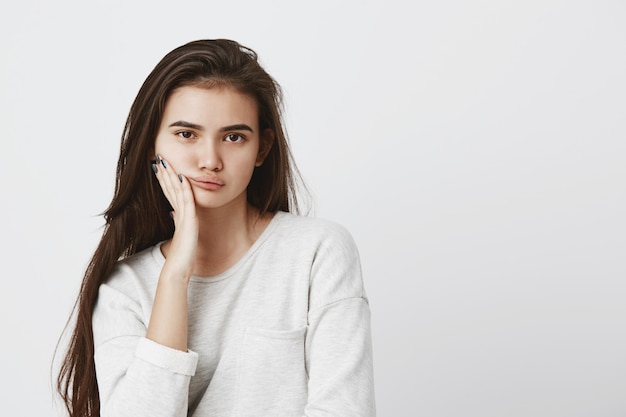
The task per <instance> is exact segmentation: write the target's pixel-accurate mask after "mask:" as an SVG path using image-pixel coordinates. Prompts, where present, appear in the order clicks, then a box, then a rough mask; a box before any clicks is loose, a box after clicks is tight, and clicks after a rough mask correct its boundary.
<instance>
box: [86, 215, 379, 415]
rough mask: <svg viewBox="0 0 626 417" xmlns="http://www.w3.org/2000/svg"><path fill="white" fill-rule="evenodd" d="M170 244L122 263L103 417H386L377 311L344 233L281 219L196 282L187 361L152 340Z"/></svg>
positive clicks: (107, 334)
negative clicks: (375, 347)
mask: <svg viewBox="0 0 626 417" xmlns="http://www.w3.org/2000/svg"><path fill="white" fill-rule="evenodd" d="M164 262H165V258H164V257H163V255H162V253H161V250H160V245H156V246H154V247H152V248H149V249H146V250H144V251H143V252H141V253H138V254H136V255H134V256H132V257H130V258H128V259H125V260H123V261H120V262H119V263H118V265H117V267H116V268H115V270H114V272H113V273H112V275H111V277H110V279H108V280H107V281H106V282H105V283H104V284H102V286H101V287H100V292H99V296H98V302H97V304H96V307H95V311H94V316H93V332H94V345H95V361H96V375H97V380H98V387H99V392H100V402H101V415H102V416H103V417H124V416H129V417H130V416H132V417H141V416H150V417H160V416H163V417H174V416H195V417H209V416H219V417H226V416H237V417H246V416H255V417H260V416H263V417H301V416H309V417H318V416H319V417H321V416H325V417H329V416H341V417H348V416H359V417H371V416H375V404H374V383H373V375H372V372H373V371H372V346H371V336H370V311H369V306H368V301H367V298H366V295H365V291H364V288H363V281H362V278H361V268H360V261H359V255H358V251H357V248H356V245H355V244H354V241H353V239H352V237H351V236H350V234H349V233H348V232H347V231H346V230H345V229H344V228H343V227H341V226H339V225H337V224H335V223H333V222H330V221H327V220H321V219H317V218H312V217H301V216H295V215H292V214H288V213H285V212H278V213H276V215H275V216H274V218H273V219H272V221H271V222H270V224H269V225H268V226H267V228H266V229H265V231H264V232H263V233H262V235H261V236H260V237H259V238H258V239H257V241H256V242H255V243H254V244H253V245H252V247H251V248H250V249H249V250H248V252H247V253H246V254H245V255H244V256H243V258H242V259H240V260H239V261H238V262H237V263H236V264H235V265H233V266H232V267H231V268H229V269H228V270H226V271H225V272H223V273H221V274H219V275H217V276H213V277H195V276H194V277H192V278H191V282H190V283H189V329H188V338H189V340H188V346H189V351H188V352H182V351H178V350H174V349H171V348H168V347H165V346H163V345H159V344H157V343H155V342H153V341H151V340H149V339H146V338H145V334H146V329H147V327H148V321H149V319H150V313H151V309H152V303H153V299H154V293H155V290H156V285H157V281H158V277H159V274H160V271H161V268H162V267H163V264H164Z"/></svg>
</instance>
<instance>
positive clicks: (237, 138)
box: [225, 133, 245, 142]
mask: <svg viewBox="0 0 626 417" xmlns="http://www.w3.org/2000/svg"><path fill="white" fill-rule="evenodd" d="M225 139H226V141H227V142H243V141H244V139H245V138H244V137H243V136H241V135H239V134H237V133H229V134H228V135H226V138H225Z"/></svg>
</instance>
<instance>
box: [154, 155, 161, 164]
mask: <svg viewBox="0 0 626 417" xmlns="http://www.w3.org/2000/svg"><path fill="white" fill-rule="evenodd" d="M154 159H156V163H157V164H160V163H161V158H160V157H159V154H155V155H154Z"/></svg>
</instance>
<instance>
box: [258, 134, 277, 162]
mask: <svg viewBox="0 0 626 417" xmlns="http://www.w3.org/2000/svg"><path fill="white" fill-rule="evenodd" d="M275 138H276V136H275V135H274V130H273V129H270V128H267V129H265V130H264V131H263V132H261V137H260V138H259V139H260V140H259V153H258V154H257V157H256V163H255V164H254V165H255V166H257V167H260V166H261V165H263V161H265V158H266V157H267V155H268V154H269V153H270V149H272V145H274V139H275Z"/></svg>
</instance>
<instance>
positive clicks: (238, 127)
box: [220, 123, 254, 133]
mask: <svg viewBox="0 0 626 417" xmlns="http://www.w3.org/2000/svg"><path fill="white" fill-rule="evenodd" d="M220 130H221V131H222V132H227V131H229V130H247V131H248V132H250V133H254V130H252V128H251V127H250V126H248V125H246V124H243V123H240V124H238V125H230V126H224V127H223V128H221V129H220Z"/></svg>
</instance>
